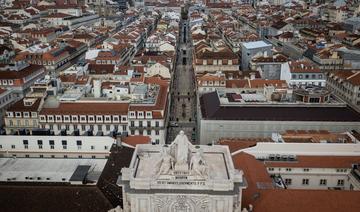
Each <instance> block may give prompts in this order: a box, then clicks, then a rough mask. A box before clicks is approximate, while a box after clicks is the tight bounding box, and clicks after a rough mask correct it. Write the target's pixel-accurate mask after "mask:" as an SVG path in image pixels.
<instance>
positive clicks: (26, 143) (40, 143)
mask: <svg viewBox="0 0 360 212" xmlns="http://www.w3.org/2000/svg"><path fill="white" fill-rule="evenodd" d="M23 145H24V148H25V149H28V148H29V141H28V140H23ZM37 145H38V147H39V149H43V145H44V143H43V141H42V140H37ZM61 145H62V147H63V149H67V146H68V143H67V141H66V140H62V141H61ZM76 145H77V147H78V149H79V150H80V149H81V148H82V141H81V140H77V141H76ZM49 146H50V149H55V141H54V140H49ZM2 148H3V146H2V145H0V149H2ZM11 149H16V145H15V144H12V145H11ZM90 149H91V150H95V146H94V145H91V146H90ZM108 149H109V146H104V150H108Z"/></svg>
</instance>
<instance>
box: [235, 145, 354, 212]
mask: <svg viewBox="0 0 360 212" xmlns="http://www.w3.org/2000/svg"><path fill="white" fill-rule="evenodd" d="M233 161H234V166H235V168H237V169H241V170H243V171H244V175H245V178H246V182H247V184H248V185H247V186H248V187H247V188H246V189H244V190H243V193H242V207H246V208H249V204H251V205H252V206H253V212H289V211H291V212H303V211H311V212H324V211H326V212H338V211H346V212H357V211H360V204H358V202H359V201H358V200H359V199H360V192H358V191H336V190H305V189H304V190H302V189H274V188H271V186H270V184H272V180H271V178H270V176H269V174H268V173H267V171H266V168H265V166H264V164H263V163H262V162H260V161H257V160H256V159H255V158H254V157H253V156H252V155H249V154H247V153H244V152H242V153H239V154H236V155H235V156H233ZM259 185H262V186H259ZM265 185H267V186H265Z"/></svg>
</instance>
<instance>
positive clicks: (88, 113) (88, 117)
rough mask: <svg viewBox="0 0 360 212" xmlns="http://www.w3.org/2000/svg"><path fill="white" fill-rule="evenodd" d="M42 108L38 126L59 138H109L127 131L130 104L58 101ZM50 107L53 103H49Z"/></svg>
mask: <svg viewBox="0 0 360 212" xmlns="http://www.w3.org/2000/svg"><path fill="white" fill-rule="evenodd" d="M54 104H55V105H56V106H55V107H54V106H53V107H47V106H46V105H45V106H44V107H43V108H42V109H41V111H40V114H39V124H40V125H41V127H42V128H45V129H49V130H51V131H54V133H55V134H56V135H58V134H64V135H71V134H73V135H76V134H77V135H83V134H86V135H110V133H112V132H117V133H123V132H127V130H128V117H127V114H128V108H129V104H128V103H116V102H115V103H113V102H96V101H95V102H94V101H93V102H86V101H85V102H73V103H71V102H58V103H56V102H55V103H54ZM49 105H51V104H49Z"/></svg>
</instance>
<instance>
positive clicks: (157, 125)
mask: <svg viewBox="0 0 360 212" xmlns="http://www.w3.org/2000/svg"><path fill="white" fill-rule="evenodd" d="M143 123H144V122H143V121H139V127H144V126H145V125H144V124H143ZM145 123H146V126H147V127H152V126H151V121H146V122H145ZM130 127H135V121H131V122H130ZM155 127H160V122H159V121H155Z"/></svg>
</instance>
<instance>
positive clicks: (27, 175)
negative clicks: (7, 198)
mask: <svg viewBox="0 0 360 212" xmlns="http://www.w3.org/2000/svg"><path fill="white" fill-rule="evenodd" d="M106 162H107V159H70V158H69V159H59V158H46V159H45V158H0V182H1V181H2V182H9V181H10V182H62V183H69V182H70V183H71V181H73V180H74V181H79V176H83V177H85V176H86V179H87V180H88V181H90V182H93V183H96V182H97V180H98V179H99V177H100V175H101V173H102V171H103V169H104V166H105V164H106ZM78 167H79V168H78ZM84 167H88V169H86V170H85V169H83V168H84ZM81 172H82V173H81ZM74 173H75V174H74ZM75 176H76V177H75ZM70 179H71V180H70ZM80 181H81V180H80Z"/></svg>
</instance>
